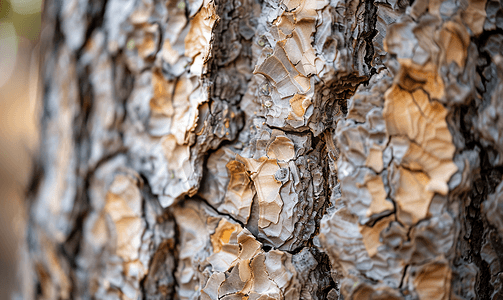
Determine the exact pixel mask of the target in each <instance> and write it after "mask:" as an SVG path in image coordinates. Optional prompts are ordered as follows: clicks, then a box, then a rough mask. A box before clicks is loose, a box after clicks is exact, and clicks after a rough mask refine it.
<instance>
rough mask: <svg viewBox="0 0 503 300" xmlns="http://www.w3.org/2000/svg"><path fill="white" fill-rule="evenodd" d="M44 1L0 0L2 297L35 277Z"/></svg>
mask: <svg viewBox="0 0 503 300" xmlns="http://www.w3.org/2000/svg"><path fill="white" fill-rule="evenodd" d="M42 6H43V1H42V0H10V1H9V0H0V153H1V155H0V299H12V297H11V296H10V294H11V293H14V294H13V296H14V298H17V299H22V294H20V292H21V289H23V286H24V284H23V281H24V282H26V281H27V280H30V279H29V278H26V276H21V274H20V270H21V269H23V268H27V267H28V261H27V255H28V253H27V248H26V242H25V240H26V238H25V232H26V231H25V228H26V221H27V219H28V215H27V211H28V210H27V208H28V203H27V202H26V200H25V190H26V186H27V185H28V182H29V181H30V176H31V170H32V163H33V161H34V158H35V157H36V153H37V148H38V129H39V125H38V124H39V118H38V117H39V111H40V108H41V97H40V96H41V89H40V82H39V76H38V74H39V64H38V57H39V49H40V46H39V44H40V43H39V42H40V39H39V37H40V30H41V8H42ZM28 273H29V272H28ZM25 274H26V273H25ZM16 295H17V297H16Z"/></svg>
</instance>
